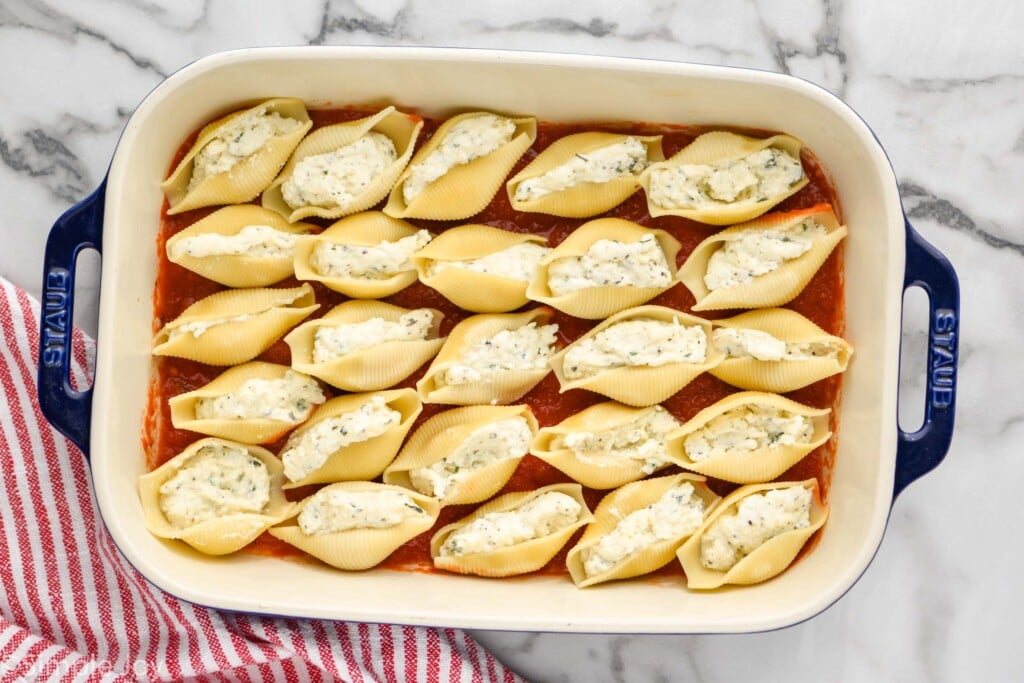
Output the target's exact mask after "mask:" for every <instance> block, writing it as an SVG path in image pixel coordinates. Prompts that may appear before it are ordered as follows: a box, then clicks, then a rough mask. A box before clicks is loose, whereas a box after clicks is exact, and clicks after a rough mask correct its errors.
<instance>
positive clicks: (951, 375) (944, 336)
mask: <svg viewBox="0 0 1024 683" xmlns="http://www.w3.org/2000/svg"><path fill="white" fill-rule="evenodd" d="M906 225H907V266H906V271H905V273H904V277H903V289H904V291H906V290H907V289H909V288H910V287H920V288H921V289H923V290H924V291H925V293H926V294H927V295H928V308H929V314H928V363H927V366H926V371H927V377H926V379H925V405H924V422H923V424H922V425H921V427H920V429H918V430H917V431H914V432H905V431H903V430H902V429H900V430H899V438H898V442H897V444H896V478H895V482H894V484H893V492H892V497H893V500H894V501H895V500H896V496H898V495H899V494H900V492H901V491H903V489H904V488H906V487H907V485H908V484H910V483H911V482H913V481H914V480H916V479H918V478H919V477H922V476H924V475H925V474H927V473H928V472H930V471H932V470H933V469H935V467H937V466H938V464H939V463H941V462H942V460H943V459H944V458H945V457H946V453H947V452H948V451H949V444H950V441H951V440H952V438H953V415H954V413H955V412H956V375H957V358H958V355H959V354H958V348H959V341H960V285H959V284H958V282H957V277H956V272H955V271H954V270H953V266H952V264H950V262H949V260H948V259H947V258H946V257H945V256H943V255H942V254H941V253H940V252H939V251H938V250H937V249H936V248H935V247H933V246H932V245H930V244H929V243H928V242H927V241H925V239H924V238H923V237H921V235H919V234H918V233H917V231H916V230H914V228H913V227H912V226H911V225H910V222H909V221H906Z"/></svg>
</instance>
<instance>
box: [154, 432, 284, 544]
mask: <svg viewBox="0 0 1024 683" xmlns="http://www.w3.org/2000/svg"><path fill="white" fill-rule="evenodd" d="M281 479H282V474H281V462H280V461H279V460H278V459H277V458H275V457H274V454H273V453H271V452H270V451H268V450H266V449H265V448H260V447H259V446H252V445H247V444H241V443H235V442H233V441H226V440H224V439H200V440H199V441H196V442H195V443H193V444H191V445H190V446H189V447H188V448H186V449H185V450H184V451H182V452H181V453H179V454H178V455H176V456H174V457H173V458H171V459H170V460H168V461H167V462H165V463H164V464H163V465H161V466H160V467H158V468H157V469H155V470H153V471H152V472H150V473H149V474H145V475H143V476H142V477H140V478H139V498H140V499H141V501H142V510H143V514H144V515H145V520H146V528H147V529H149V532H150V533H151V534H153V535H154V536H158V537H160V538H173V539H180V540H182V541H184V542H185V543H188V544H189V545H190V546H192V547H193V548H195V549H196V550H198V551H200V552H202V553H206V554H207V555H225V554H227V553H233V552H235V551H236V550H239V549H240V548H243V547H244V546H246V545H248V544H249V543H251V542H252V541H253V540H254V539H255V538H256V537H257V536H259V535H260V534H261V533H263V532H264V531H265V530H266V529H267V528H268V527H270V526H272V525H274V524H277V523H278V522H280V521H281V520H283V519H284V518H286V517H287V516H288V515H289V514H290V512H291V509H292V504H291V503H289V502H288V501H287V499H285V496H284V492H283V491H282V490H281Z"/></svg>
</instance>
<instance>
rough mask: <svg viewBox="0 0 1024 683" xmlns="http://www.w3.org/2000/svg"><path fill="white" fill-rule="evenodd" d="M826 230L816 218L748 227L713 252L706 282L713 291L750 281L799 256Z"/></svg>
mask: <svg viewBox="0 0 1024 683" xmlns="http://www.w3.org/2000/svg"><path fill="white" fill-rule="evenodd" d="M826 234H827V232H826V230H825V227H824V226H822V225H821V224H820V223H818V222H817V221H816V220H814V219H813V218H808V219H806V220H803V221H801V222H799V223H797V224H796V225H793V226H791V227H788V228H783V229H781V230H776V229H769V230H756V229H755V230H745V231H743V232H742V233H741V234H740V235H738V236H736V237H735V238H734V239H730V240H728V241H727V242H725V243H724V244H723V245H722V246H721V247H720V248H718V249H717V250H716V251H715V252H714V253H713V254H711V258H710V259H708V269H707V272H706V273H705V275H704V284H705V285H706V286H707V288H708V289H709V290H711V291H712V292H713V291H715V290H718V289H724V288H727V287H735V286H737V285H742V284H746V283H748V282H751V281H752V280H753V279H754V278H756V277H759V276H761V275H766V274H768V273H771V272H773V271H775V270H778V269H779V268H780V267H781V266H782V265H783V264H785V263H786V262H787V261H792V260H793V259H796V258H800V257H801V256H803V255H804V254H806V253H807V252H808V251H810V250H811V247H813V246H814V242H815V240H819V239H821V238H823V237H825V235H826Z"/></svg>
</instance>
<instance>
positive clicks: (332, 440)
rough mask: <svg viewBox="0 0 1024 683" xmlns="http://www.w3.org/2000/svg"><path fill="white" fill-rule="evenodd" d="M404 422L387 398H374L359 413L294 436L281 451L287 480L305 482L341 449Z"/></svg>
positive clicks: (360, 408) (376, 435)
mask: <svg viewBox="0 0 1024 683" xmlns="http://www.w3.org/2000/svg"><path fill="white" fill-rule="evenodd" d="M401 421H402V414H401V413H399V412H398V411H397V410H393V409H392V408H391V407H389V406H388V404H387V402H385V400H384V397H382V396H374V397H373V398H371V399H370V400H369V401H367V402H366V403H364V404H363V405H361V406H359V408H357V409H356V410H353V411H351V412H348V413H342V414H341V415H336V416H335V417H329V418H327V419H325V420H321V421H320V422H318V423H316V424H315V425H313V426H312V427H310V428H309V429H308V430H306V431H305V432H304V433H302V434H298V433H295V434H292V435H291V436H290V437H289V438H288V442H287V443H285V445H284V449H283V450H282V451H281V462H282V463H284V476H286V477H288V481H299V480H301V479H305V478H306V477H307V476H309V475H310V474H311V473H313V472H315V471H316V470H318V469H320V468H321V467H323V464H324V463H325V462H327V459H328V458H329V457H331V455H332V454H334V453H335V452H337V451H338V450H340V449H342V448H344V447H345V446H351V445H352V444H354V443H360V442H362V441H369V440H370V439H372V438H374V437H378V436H380V435H381V434H383V433H384V432H386V431H387V430H388V429H390V428H391V427H392V426H394V425H396V424H398V423H400V422H401Z"/></svg>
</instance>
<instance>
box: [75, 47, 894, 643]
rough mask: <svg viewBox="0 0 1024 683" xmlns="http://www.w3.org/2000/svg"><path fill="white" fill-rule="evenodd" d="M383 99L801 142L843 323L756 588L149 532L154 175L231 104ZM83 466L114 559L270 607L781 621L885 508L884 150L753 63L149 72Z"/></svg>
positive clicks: (205, 597)
mask: <svg viewBox="0 0 1024 683" xmlns="http://www.w3.org/2000/svg"><path fill="white" fill-rule="evenodd" d="M273 96H294V97H301V98H303V99H305V100H306V101H307V102H308V103H309V104H311V105H312V106H314V107H315V106H332V105H334V106H339V105H344V104H350V103H360V104H361V103H366V104H376V103H394V104H397V105H399V106H402V105H406V106H411V107H416V108H418V109H421V110H423V111H424V112H426V113H428V114H445V113H448V112H450V111H452V110H455V109H467V108H483V109H495V110H502V111H508V112H521V113H528V114H534V115H536V116H537V117H538V118H539V119H542V120H550V121H558V120H562V121H574V120H595V119H596V120H601V119H604V120H633V121H652V122H679V123H687V124H727V125H735V126H746V127H753V128H766V129H775V130H781V131H785V132H787V133H791V134H793V135H796V136H798V137H799V138H801V139H803V140H804V141H805V143H806V144H807V145H808V146H809V147H810V148H811V149H812V150H814V152H815V153H816V154H817V156H818V157H819V158H820V160H821V161H822V163H823V164H824V165H825V167H826V168H827V169H828V170H829V171H830V172H831V176H832V179H833V181H834V183H835V185H836V187H837V189H838V191H839V194H840V197H841V199H842V208H843V213H844V216H845V220H846V222H847V224H848V225H849V227H850V235H849V237H848V239H847V241H846V251H845V254H846V280H847V283H848V287H847V291H846V298H847V328H848V329H847V336H848V338H849V339H850V341H851V342H852V343H853V345H854V346H855V348H856V354H855V356H854V359H853V363H852V365H851V367H850V370H849V371H848V372H847V374H846V379H845V382H844V387H843V397H842V402H843V405H842V416H841V425H840V441H839V450H838V453H837V458H836V467H835V472H834V478H833V482H832V487H831V492H830V495H829V502H830V504H831V507H832V517H831V519H830V521H829V523H828V525H827V527H826V529H825V532H824V536H823V537H822V539H821V542H820V544H819V545H818V547H817V548H816V549H815V551H814V552H813V553H812V554H811V555H810V556H809V557H808V558H806V559H805V560H804V561H801V562H799V563H798V564H797V565H796V566H794V567H793V568H791V569H790V570H789V571H787V572H786V573H785V574H783V575H781V576H779V577H778V578H776V579H774V580H772V581H769V582H768V583H765V584H762V585H759V586H752V587H746V588H739V589H727V590H720V591H716V592H711V593H692V592H688V591H687V590H685V589H684V588H682V585H681V582H679V581H672V582H669V581H665V580H661V581H655V580H643V579H641V580H635V581H629V582H623V583H618V584H613V585H604V586H600V587H597V588H595V589H589V590H583V591H581V590H578V589H576V588H575V586H574V585H573V584H572V582H571V581H570V580H569V579H568V577H564V578H554V577H524V578H519V579H505V580H500V581H495V580H487V579H479V578H470V577H458V576H447V575H426V574H418V573H408V572H396V571H386V570H378V571H370V572H365V573H358V574H347V573H343V572H339V571H336V570H332V569H330V568H328V567H326V566H323V567H320V566H315V565H313V564H311V563H302V564H299V563H295V562H289V561H286V560H277V559H270V558H260V557H254V556H249V555H240V556H237V557H230V558H221V559H212V558H208V557H204V556H201V555H200V554H198V553H195V552H192V551H190V550H189V549H188V548H187V547H186V546H185V545H184V544H182V543H173V542H164V541H161V540H158V539H156V538H154V537H153V536H151V535H150V534H149V533H148V532H147V531H146V528H145V525H144V523H143V516H142V511H141V508H140V504H139V501H138V496H137V493H136V491H137V486H136V482H137V478H138V476H139V475H140V474H142V473H143V471H144V469H145V459H144V456H143V453H142V450H141V445H140V434H141V431H142V418H143V410H144V408H143V407H144V406H145V405H146V391H147V385H148V383H149V375H150V356H149V348H150V339H151V318H152V313H153V306H152V291H153V283H154V276H155V235H156V232H157V230H158V227H159V223H160V216H159V208H160V205H161V201H162V196H161V193H160V190H159V189H158V187H157V186H158V183H159V182H160V180H161V179H162V177H163V175H164V173H165V172H166V170H167V166H168V163H169V160H170V159H171V157H172V155H173V154H174V151H175V149H176V148H177V146H178V145H179V144H180V143H181V141H182V140H183V139H184V137H185V136H186V135H188V134H189V133H190V132H191V131H192V130H194V129H195V128H196V127H197V126H198V125H200V124H201V123H203V122H205V121H207V120H209V119H210V118H212V117H213V116H215V115H218V114H221V113H223V112H225V111H227V110H231V109H233V108H237V107H238V106H239V104H240V103H243V102H248V101H251V100H260V99H265V98H268V97H273ZM103 237H104V240H103V273H102V277H103V279H102V298H101V305H100V329H99V342H100V347H99V357H98V364H97V377H96V383H95V396H94V402H93V410H94V412H93V421H92V466H93V474H94V479H95V484H96V491H97V496H98V499H99V504H100V508H101V510H102V513H103V518H104V520H105V522H106V524H107V525H108V527H109V529H110V531H111V533H112V534H113V535H114V539H115V540H116V542H117V545H118V546H119V547H120V549H121V550H122V552H123V553H124V554H125V556H126V557H127V558H128V559H129V561H131V562H132V564H134V565H135V566H136V567H138V569H139V570H140V571H141V572H142V573H143V574H144V575H145V576H146V577H147V578H148V579H149V580H150V581H152V582H154V583H155V584H157V585H159V586H160V587H162V588H163V589H165V590H167V591H169V592H171V593H173V594H175V595H178V596H180V597H183V598H185V599H187V600H191V601H194V602H197V603H201V604H204V605H210V606H216V607H221V608H229V609H238V610H245V611H253V612H266V613H271V614H287V615H296V616H309V617H322V618H333V619H349V620H362V621H385V622H396V623H408V624H434V625H439V624H443V625H453V626H464V627H472V628H500V629H518V630H550V631H610V632H638V633H642V632H666V633H693V632H728V631H752V630H763V629H769V628H775V627H780V626H785V625H788V624H791V623H795V622H797V621H800V620H803V619H806V618H808V617H811V616H813V615H814V614H816V613H818V612H819V611H821V610H822V609H824V608H825V607H826V606H828V605H829V604H831V603H832V602H833V601H834V600H835V599H837V598H838V597H840V596H841V595H842V594H843V592H845V591H846V590H847V589H848V588H849V587H850V586H851V585H852V584H853V582H854V581H855V580H856V579H857V577H858V576H859V575H860V573H861V572H862V571H863V570H864V568H865V567H866V566H867V564H868V562H869V561H870V560H871V557H872V556H873V554H874V552H875V550H876V548H877V546H878V544H879V543H880V541H881V537H882V533H883V531H884V527H885V521H886V518H887V515H888V510H889V505H890V502H891V495H892V494H891V492H892V480H893V473H894V467H895V444H896V387H897V365H898V346H899V325H900V314H899V312H900V299H901V290H902V274H903V265H904V237H903V219H902V212H901V209H900V203H899V196H898V192H897V188H896V184H895V180H894V177H893V174H892V170H891V168H890V167H889V164H888V161H887V160H886V158H885V155H884V153H883V152H882V150H881V148H880V147H879V145H878V143H877V141H876V140H875V139H874V137H873V136H872V134H871V132H870V130H869V129H868V128H867V126H865V125H864V123H863V122H862V121H861V120H860V119H859V118H858V117H857V116H856V115H855V114H854V113H853V112H852V111H851V110H849V109H848V108H847V107H846V106H845V105H843V104H842V103H841V102H840V101H839V100H837V99H836V98H834V97H833V96H831V95H829V94H828V93H827V92H825V91H824V90H821V89H819V88H817V87H815V86H812V85H809V84H807V83H804V82H802V81H799V80H797V79H793V78H789V77H785V76H779V75H776V74H770V73H761V72H755V71H747V70H732V69H724V68H716V67H706V66H696V65H687V64H674V63H667V62H655V61H644V60H627V59H611V58H601V57H578V56H566V55H556V54H535V53H518V52H491V51H476V50H442V49H404V48H390V49H389V48H289V49H263V50H247V51H240V52H233V53H225V54H222V55H217V56H214V57H211V58H207V59H204V60H201V61H199V62H197V63H195V64H193V65H191V66H189V67H187V68H186V69H184V70H182V71H180V72H179V73H177V74H175V75H174V76H172V77H171V78H169V79H168V80H167V81H166V82H164V83H163V84H162V85H160V86H159V87H158V88H157V89H156V90H155V91H153V93H152V94H151V95H150V96H149V97H148V98H147V99H146V100H145V101H144V102H143V104H142V105H141V106H140V107H139V109H138V111H137V112H136V113H135V115H134V116H132V118H131V120H130V121H129V123H128V126H127V128H126V130H125V132H124V136H123V137H122V139H121V142H120V144H119V146H118V149H117V152H116V156H115V158H114V162H113V165H112V167H111V171H110V182H109V184H108V190H107V203H106V225H105V228H104V236H103Z"/></svg>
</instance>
